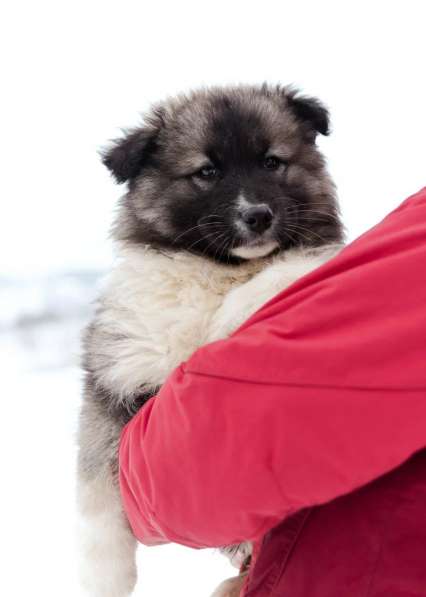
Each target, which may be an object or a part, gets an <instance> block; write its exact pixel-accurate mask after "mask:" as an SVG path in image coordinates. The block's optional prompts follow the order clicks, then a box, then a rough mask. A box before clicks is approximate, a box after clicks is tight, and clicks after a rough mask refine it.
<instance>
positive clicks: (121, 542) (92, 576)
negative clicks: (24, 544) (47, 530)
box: [78, 475, 136, 597]
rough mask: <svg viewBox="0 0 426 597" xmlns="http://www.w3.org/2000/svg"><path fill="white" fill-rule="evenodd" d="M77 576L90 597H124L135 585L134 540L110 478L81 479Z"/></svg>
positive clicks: (114, 485)
mask: <svg viewBox="0 0 426 597" xmlns="http://www.w3.org/2000/svg"><path fill="white" fill-rule="evenodd" d="M78 501H79V510H80V517H81V518H80V521H79V527H80V528H79V538H80V558H81V562H80V574H81V584H82V587H83V589H85V591H86V592H87V595H88V596H90V597H127V595H130V594H131V592H132V591H133V589H134V586H135V584H136V562H135V553H136V540H135V538H134V536H133V534H132V533H131V531H130V528H129V525H128V523H127V520H126V518H125V516H124V514H123V511H122V508H121V502H120V495H119V490H118V487H117V486H116V483H115V482H114V479H113V477H112V475H109V476H108V475H106V476H105V475H100V476H98V477H96V478H94V479H93V480H91V481H84V480H83V479H80V481H79V489H78Z"/></svg>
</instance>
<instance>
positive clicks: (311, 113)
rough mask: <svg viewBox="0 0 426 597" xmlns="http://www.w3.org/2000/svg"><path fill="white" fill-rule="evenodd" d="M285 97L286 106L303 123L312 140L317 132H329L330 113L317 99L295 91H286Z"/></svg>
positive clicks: (324, 133) (325, 133)
mask: <svg viewBox="0 0 426 597" xmlns="http://www.w3.org/2000/svg"><path fill="white" fill-rule="evenodd" d="M286 97H287V102H288V106H289V107H290V109H291V110H292V111H293V113H294V115H295V116H296V118H297V119H298V120H299V121H300V122H302V123H304V125H305V128H306V129H307V132H308V136H310V137H311V139H312V141H313V140H315V137H316V136H317V133H320V134H321V135H329V134H330V115H329V113H328V110H327V108H326V107H325V106H324V105H323V104H322V103H321V102H320V101H319V100H318V99H316V98H315V97H308V96H303V95H300V94H299V93H298V92H297V91H290V92H287V93H286Z"/></svg>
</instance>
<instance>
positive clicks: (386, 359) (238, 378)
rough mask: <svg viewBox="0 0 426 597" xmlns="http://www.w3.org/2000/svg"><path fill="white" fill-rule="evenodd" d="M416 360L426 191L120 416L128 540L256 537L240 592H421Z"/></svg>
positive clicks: (423, 533)
mask: <svg viewBox="0 0 426 597" xmlns="http://www.w3.org/2000/svg"><path fill="white" fill-rule="evenodd" d="M425 354H426V188H425V189H423V190H422V191H420V192H419V193H418V194H417V195H414V196H413V197H411V198H409V199H407V200H406V201H405V202H404V203H402V205H400V207H399V208H398V209H396V210H394V211H393V212H392V213H390V214H389V215H388V216H387V217H386V218H385V219H384V220H383V221H382V222H381V223H380V224H378V225H377V226H375V227H374V228H373V229H371V230H370V231H368V232H367V233H366V234H364V235H362V236H361V237H360V238H358V239H357V240H356V241H354V242H353V243H352V244H350V245H349V246H348V247H346V248H345V249H344V250H343V251H342V252H341V253H340V254H339V255H338V256H337V257H335V258H334V259H332V260H331V261H330V262H328V263H326V264H325V265H323V266H322V267H320V268H319V269H317V270H315V271H314V272H312V273H310V274H308V275H307V276H304V277H303V278H302V279H301V280H299V281H298V282H296V283H295V284H293V285H292V286H291V287H290V288H288V289H286V290H285V291H283V292H281V293H280V294H278V295H277V296H276V297H274V298H273V299H272V300H271V301H269V302H268V303H266V304H265V305H264V306H263V307H262V308H261V309H260V310H259V311H257V312H256V313H255V314H254V315H253V316H252V317H251V318H250V319H249V320H248V321H247V322H245V323H244V324H243V325H242V326H241V327H240V328H239V329H238V330H237V331H236V332H235V333H234V334H233V335H232V336H231V337H230V338H228V339H226V340H220V341H218V342H214V343H211V344H209V345H206V346H204V347H202V348H200V349H199V350H197V351H196V352H195V353H194V354H193V355H192V356H191V358H190V359H188V360H187V361H186V362H185V363H182V364H181V365H180V366H179V367H178V368H177V369H176V370H175V371H173V373H172V374H171V375H170V377H169V378H168V380H167V382H166V383H165V384H164V385H163V387H162V388H161V390H160V392H159V393H158V394H157V396H156V397H155V398H153V399H152V400H151V401H150V402H148V404H147V405H146V406H145V407H144V408H143V409H142V410H141V411H140V412H139V413H138V414H137V415H136V416H135V417H134V418H133V419H132V420H131V421H130V423H129V424H128V425H127V426H126V428H125V430H124V432H123V435H122V438H121V445H120V483H121V490H122V498H123V504H124V508H125V510H126V513H127V515H128V518H129V521H130V524H131V526H132V529H133V531H134V533H135V535H136V537H137V538H138V539H139V540H140V541H141V542H143V543H145V544H154V543H161V542H167V541H174V542H178V543H183V544H185V545H189V546H192V547H208V546H221V545H228V544H231V543H237V542H240V541H243V540H247V539H249V540H252V541H254V542H255V561H254V563H253V564H252V566H251V575H250V578H249V582H248V587H246V594H247V595H248V596H250V597H266V596H281V595H283V596H284V595H289V596H290V597H316V596H318V597H355V596H358V595H359V596H360V597H379V596H383V597H385V596H386V597H396V596H400V597H402V596H404V597H405V596H406V597H409V596H414V595H416V596H418V595H426V457H425V456H424V455H423V453H421V452H419V453H418V455H417V456H416V457H414V458H412V459H411V460H409V461H408V462H407V463H406V464H405V465H404V466H402V467H400V468H396V467H398V466H399V465H401V464H402V463H403V462H405V461H407V459H408V458H409V457H411V456H412V455H413V454H414V453H415V452H418V451H419V450H421V449H422V448H423V447H424V446H425V445H426V363H425ZM390 471H392V472H390ZM386 473H389V474H387V475H386ZM336 498H337V499H336ZM321 505H322V506H321ZM319 506H321V507H319ZM282 521H284V522H282ZM277 525H278V526H277ZM271 529H273V530H271Z"/></svg>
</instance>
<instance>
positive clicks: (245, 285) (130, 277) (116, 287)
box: [89, 246, 340, 400]
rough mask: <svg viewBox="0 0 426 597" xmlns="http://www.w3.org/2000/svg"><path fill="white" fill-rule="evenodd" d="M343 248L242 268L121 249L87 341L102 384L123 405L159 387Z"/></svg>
mask: <svg viewBox="0 0 426 597" xmlns="http://www.w3.org/2000/svg"><path fill="white" fill-rule="evenodd" d="M338 248H340V247H336V246H333V247H327V248H323V249H320V250H318V249H317V250H315V251H314V252H312V250H311V251H310V252H306V251H304V250H302V249H298V250H293V251H287V252H285V253H282V254H280V255H278V256H275V257H272V258H264V259H258V260H253V261H248V262H247V263H244V264H243V265H241V266H227V265H224V264H219V263H215V262H212V261H210V260H207V259H205V258H203V257H199V256H196V255H192V254H190V253H186V252H177V253H172V252H169V253H168V252H163V253H160V252H158V251H154V250H153V249H150V248H149V247H146V246H142V247H132V248H129V247H127V248H124V249H123V250H122V251H121V253H120V257H119V262H118V264H117V266H116V267H115V268H114V270H113V271H112V273H111V274H110V276H109V278H108V280H107V283H106V288H105V292H104V294H103V296H102V298H101V301H100V308H99V311H98V314H97V316H96V320H95V326H94V328H93V329H94V332H93V334H92V335H91V337H90V340H89V353H90V358H91V365H92V367H93V368H94V369H95V370H96V376H97V379H98V380H99V381H100V383H102V385H103V386H104V387H105V388H108V389H110V390H111V391H113V392H114V393H115V394H117V395H118V396H120V398H121V399H122V400H126V399H129V398H131V397H132V396H133V395H134V394H135V393H136V392H139V391H141V389H142V390H146V391H148V390H150V389H153V388H155V387H156V386H158V385H161V384H162V383H163V382H164V380H165V379H166V377H167V376H168V375H169V373H170V372H171V371H172V370H173V369H174V368H175V367H176V366H178V365H179V364H180V363H181V362H182V361H185V360H186V359H187V358H188V357H189V356H190V355H191V354H192V353H193V352H194V351H195V350H196V349H197V348H198V347H199V346H201V345H203V344H206V343H207V342H210V341H213V340H215V339H218V338H222V337H225V336H226V335H227V334H228V333H230V332H231V331H232V330H233V329H235V328H236V327H237V326H238V325H239V324H240V323H242V321H244V320H245V319H246V318H247V317H248V316H249V315H251V314H252V313H253V312H254V311H256V310H257V309H258V308H259V307H260V306H261V305H262V304H263V303H264V302H265V301H266V300H268V299H269V298H272V297H273V296H274V295H275V294H276V293H277V292H279V291H280V290H282V289H283V288H285V287H286V286H288V285H289V284H291V283H292V282H294V281H295V280H296V279H297V278H299V277H300V276H302V275H304V274H305V273H307V272H309V271H311V270H312V269H314V268H315V267H317V266H319V265H320V264H321V263H323V262H324V261H325V260H326V259H328V258H330V257H331V256H332V255H333V254H335V253H336V251H337V250H338Z"/></svg>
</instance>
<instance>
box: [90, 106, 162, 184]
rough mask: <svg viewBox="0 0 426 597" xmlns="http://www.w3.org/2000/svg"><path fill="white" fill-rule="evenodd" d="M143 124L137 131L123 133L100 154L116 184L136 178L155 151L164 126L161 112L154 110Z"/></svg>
mask: <svg viewBox="0 0 426 597" xmlns="http://www.w3.org/2000/svg"><path fill="white" fill-rule="evenodd" d="M145 122H146V124H144V125H143V126H141V127H139V128H137V129H133V130H130V131H125V136H124V137H122V138H121V139H115V140H114V141H113V142H112V144H111V145H110V146H109V147H107V148H106V149H105V150H103V151H102V152H101V158H102V162H103V163H104V164H105V166H106V167H107V168H108V169H109V170H110V171H111V173H112V174H113V175H114V177H115V179H116V181H117V182H118V183H123V182H126V181H127V180H131V179H132V178H135V177H136V176H138V174H140V172H141V170H142V168H143V166H144V163H145V162H146V160H147V159H148V157H149V156H150V155H151V154H152V152H153V151H154V150H155V147H156V141H157V137H158V133H159V132H160V130H161V128H162V126H163V125H164V118H163V112H162V110H161V109H158V110H155V112H153V113H152V114H151V115H150V116H149V117H147V118H146V119H145Z"/></svg>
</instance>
